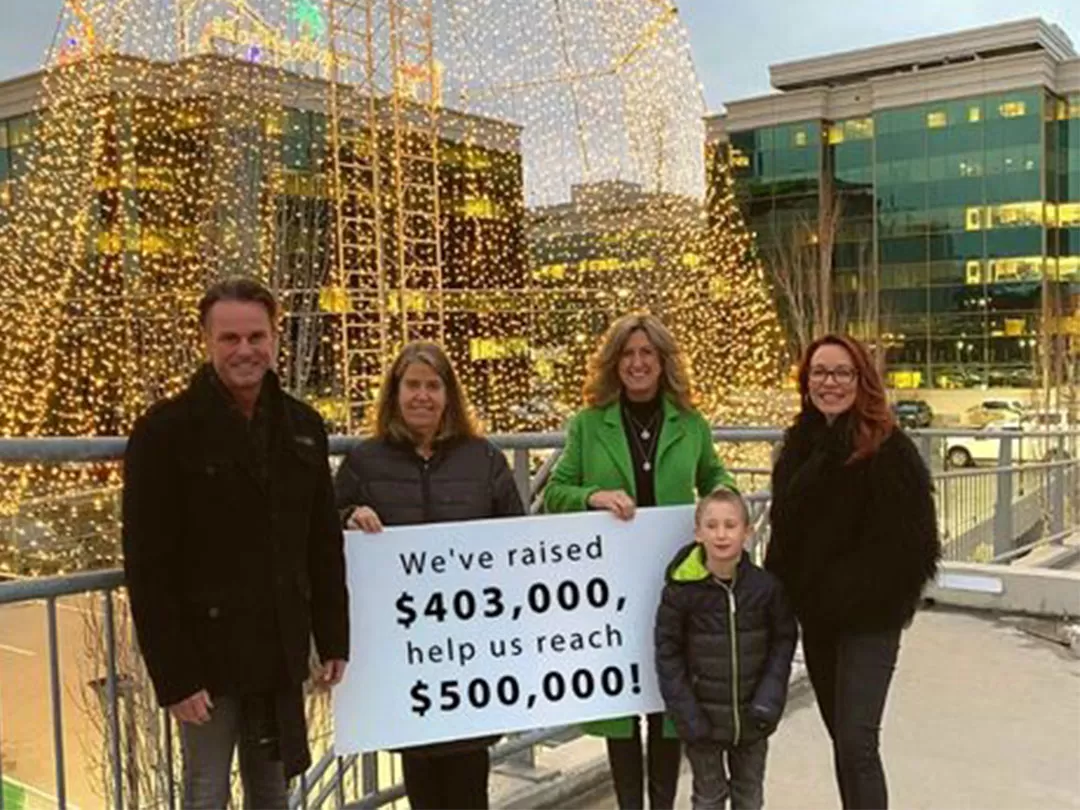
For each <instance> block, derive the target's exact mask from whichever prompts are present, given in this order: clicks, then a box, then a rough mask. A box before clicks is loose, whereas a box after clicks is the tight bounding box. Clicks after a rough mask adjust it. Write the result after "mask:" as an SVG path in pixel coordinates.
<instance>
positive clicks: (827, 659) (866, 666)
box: [803, 629, 900, 810]
mask: <svg viewBox="0 0 1080 810" xmlns="http://www.w3.org/2000/svg"><path fill="white" fill-rule="evenodd" d="M899 649H900V630H898V629H897V630H884V631H880V632H873V633H840V634H835V635H831V634H830V635H824V634H819V633H814V632H813V631H811V630H806V631H805V632H804V634H803V653H804V655H805V657H806V669H807V672H808V673H809V674H810V683H811V684H812V685H813V687H814V694H815V695H816V696H817V703H818V708H819V709H820V710H821V718H822V719H823V720H824V721H825V727H826V728H827V729H828V730H829V736H830V737H832V742H833V761H834V763H835V767H836V781H837V785H838V786H839V789H840V801H841V803H842V804H843V806H844V808H845V810H863V809H867V808H873V809H874V810H883V808H886V807H888V806H889V794H888V790H887V788H886V786H885V770H884V768H883V767H882V764H881V754H880V752H879V750H878V737H879V732H880V730H881V717H882V714H883V713H884V711H885V697H886V695H887V694H888V692H889V683H890V682H891V681H892V674H893V669H894V668H895V667H896V656H897V653H898V652H899Z"/></svg>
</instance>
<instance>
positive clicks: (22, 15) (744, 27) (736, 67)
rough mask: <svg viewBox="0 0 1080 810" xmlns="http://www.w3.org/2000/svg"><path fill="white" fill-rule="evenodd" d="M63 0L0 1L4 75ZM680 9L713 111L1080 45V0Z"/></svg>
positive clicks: (789, 1)
mask: <svg viewBox="0 0 1080 810" xmlns="http://www.w3.org/2000/svg"><path fill="white" fill-rule="evenodd" d="M523 1H524V0H523ZM140 2H153V0H140ZM61 5H62V3H61V0H0V20H2V22H0V80H2V79H5V78H10V77H12V76H17V75H19V74H22V73H27V72H30V71H32V70H34V69H36V68H37V67H38V66H39V65H40V64H41V62H42V60H43V57H44V54H45V51H46V49H47V48H48V46H49V43H50V42H51V41H52V36H53V32H54V30H55V27H56V18H57V13H58V11H59V9H60V7H61ZM679 11H680V14H681V15H682V17H683V20H684V22H685V24H686V26H687V28H688V30H689V32H690V42H691V47H692V48H693V52H694V59H695V61H696V63H697V69H698V74H699V78H700V80H701V83H702V85H703V86H704V88H705V98H706V101H707V103H708V106H709V108H710V109H711V110H719V109H720V108H721V105H722V104H723V102H724V101H730V100H734V99H740V98H746V97H749V96H756V95H762V94H765V93H767V92H769V65H771V64H774V63H777V62H785V61H789V60H792V59H803V58H807V57H811V56H821V55H825V54H829V53H834V52H836V51H842V50H852V49H854V48H865V47H870V46H873V45H883V44H886V43H889V42H895V41H898V40H902V39H909V38H912V37H918V36H927V35H932V34H941V33H947V32H950V31H957V30H961V29H964V28H974V27H977V26H982V25H992V24H994V23H999V22H1006V21H1010V20H1019V19H1025V18H1028V17H1039V16H1041V17H1043V18H1044V19H1046V20H1047V21H1049V22H1054V23H1057V24H1058V25H1060V26H1061V27H1062V28H1063V29H1065V32H1066V33H1067V34H1068V35H1069V36H1070V37H1071V38H1072V40H1073V42H1074V44H1076V46H1077V47H1078V48H1080V0H949V1H948V2H941V0H892V2H888V0H885V1H884V2H883V0H814V2H809V0H682V2H680V3H679Z"/></svg>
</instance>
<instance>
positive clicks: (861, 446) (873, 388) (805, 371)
mask: <svg viewBox="0 0 1080 810" xmlns="http://www.w3.org/2000/svg"><path fill="white" fill-rule="evenodd" d="M822 346H839V347H840V348H842V349H844V350H845V351H847V353H848V354H850V355H851V361H852V363H853V364H854V365H855V371H856V372H857V373H858V377H857V379H856V381H855V385H856V388H855V404H854V405H852V406H851V421H852V426H853V428H854V431H853V432H854V434H855V437H854V438H855V452H853V453H852V454H851V458H849V459H848V462H849V463H850V462H853V461H858V460H859V459H863V458H869V457H870V456H872V455H874V453H876V452H877V451H878V448H879V447H881V445H882V444H883V443H884V442H885V440H886V439H887V438H889V436H890V435H891V434H892V432H893V431H894V430H895V429H896V420H895V419H894V418H893V414H892V411H891V410H890V408H889V400H888V398H887V397H886V396H885V384H884V383H883V382H882V380H881V374H879V373H878V370H877V366H875V365H874V361H873V360H872V359H871V358H870V352H869V350H868V349H867V348H866V346H864V345H863V344H862V343H860V342H859V341H857V340H855V339H854V338H849V337H847V336H846V335H826V336H825V337H822V338H818V339H817V340H815V341H814V342H813V343H811V344H810V346H809V347H808V348H807V349H806V354H804V355H803V359H802V362H801V363H800V364H799V393H800V394H801V395H802V399H803V403H805V404H804V407H811V406H810V405H809V402H810V399H809V397H810V363H811V361H812V360H813V359H814V353H815V352H817V350H818V349H820V348H821V347H822Z"/></svg>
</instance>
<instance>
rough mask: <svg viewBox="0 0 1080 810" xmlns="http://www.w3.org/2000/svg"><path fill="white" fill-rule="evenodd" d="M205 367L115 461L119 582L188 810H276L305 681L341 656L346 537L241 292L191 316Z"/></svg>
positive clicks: (273, 341)
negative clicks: (178, 760)
mask: <svg viewBox="0 0 1080 810" xmlns="http://www.w3.org/2000/svg"><path fill="white" fill-rule="evenodd" d="M199 316H200V321H201V324H202V328H203V331H204V334H205V338H206V346H207V354H208V358H209V362H208V363H207V364H206V365H204V366H203V367H202V368H201V369H200V370H199V371H198V372H197V373H196V374H195V376H194V378H193V379H192V381H191V384H190V385H189V386H188V388H187V390H185V391H184V392H182V393H181V394H180V395H178V396H176V397H174V398H172V399H169V400H167V401H165V402H162V403H159V404H158V405H155V406H154V407H153V408H151V409H150V411H149V412H148V413H147V414H145V415H144V416H143V417H142V418H140V419H139V420H138V422H137V423H136V425H135V429H134V431H133V432H132V435H131V439H130V441H129V443H128V448H127V453H126V455H125V458H124V501H123V504H124V528H123V544H124V570H125V574H126V579H127V587H128V593H129V595H130V598H131V609H132V614H133V616H134V619H135V629H136V632H137V635H138V640H139V645H140V648H141V652H142V655H143V657H144V659H145V660H146V665H147V669H148V670H149V672H150V677H151V679H152V680H153V683H154V689H155V691H156V693H157V698H158V701H159V702H160V703H161V705H162V706H164V707H167V708H168V709H169V711H170V712H171V714H172V715H173V717H174V718H176V720H177V721H179V724H180V738H181V745H182V748H183V753H184V806H185V807H189V808H202V807H207V808H210V807H214V808H221V807H225V806H226V804H227V802H228V797H229V770H230V765H231V762H232V757H233V751H234V749H236V748H237V747H239V751H240V770H241V778H242V781H243V786H244V793H245V798H246V806H251V807H260V808H264V807H265V808H278V807H282V808H284V807H287V804H288V800H287V780H288V778H290V777H291V776H294V775H296V774H298V773H301V772H302V771H303V770H304V769H306V768H307V767H308V765H309V764H310V761H311V757H310V754H309V752H308V747H307V729H306V723H305V718H304V701H303V688H302V687H303V683H304V681H305V680H306V679H307V678H308V676H309V656H310V651H311V641H312V637H314V641H315V647H316V650H317V652H318V655H319V658H320V660H321V662H322V668H321V671H320V672H319V673H318V676H317V677H318V680H319V681H320V682H321V683H322V684H323V685H325V686H333V685H334V684H336V683H338V682H339V681H340V680H341V678H342V676H343V675H344V672H345V662H346V660H347V659H348V654H349V619H348V594H347V590H346V585H345V559H344V546H343V543H344V541H343V537H342V532H341V528H340V524H339V522H338V516H337V513H336V511H335V509H334V495H333V488H332V485H331V480H330V470H329V466H328V462H327V450H328V448H327V438H326V431H325V428H324V426H323V422H322V419H321V418H320V417H319V415H318V414H317V413H316V412H315V411H314V410H312V409H311V408H309V407H308V406H307V405H304V404H303V403H301V402H299V401H298V400H296V399H294V398H292V397H290V396H289V395H287V394H286V393H284V392H283V391H282V390H281V387H280V385H279V383H278V379H277V376H276V375H275V374H274V372H273V371H272V370H271V367H272V365H273V361H274V357H275V356H276V354H277V330H276V327H275V322H276V319H277V304H276V302H275V301H274V298H273V296H272V295H271V294H270V292H269V291H268V290H267V289H266V288H264V287H263V286H262V285H260V284H258V283H257V282H255V281H252V280H250V279H230V280H226V281H223V282H220V283H218V284H216V285H214V286H213V287H212V288H211V289H210V290H209V291H208V292H207V294H206V295H205V296H204V298H203V300H202V302H201V303H200V305H199Z"/></svg>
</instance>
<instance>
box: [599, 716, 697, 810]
mask: <svg viewBox="0 0 1080 810" xmlns="http://www.w3.org/2000/svg"><path fill="white" fill-rule="evenodd" d="M648 725H649V728H648V733H647V743H646V755H645V759H647V760H648V763H649V808H650V810H671V808H673V807H674V806H675V791H676V790H677V789H678V787H679V763H680V759H681V757H682V744H681V743H680V742H679V740H678V739H675V738H667V737H665V736H664V715H663V714H650V715H649V724H648ZM607 750H608V762H610V763H611V778H612V781H614V782H615V798H616V799H617V801H618V803H619V810H644V808H645V796H644V790H643V787H644V785H643V783H644V781H645V774H644V771H643V768H642V755H641V722H640V721H639V720H638V718H634V732H633V734H631V736H630V738H629V739H626V740H622V739H614V738H612V737H609V738H608V741H607Z"/></svg>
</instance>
